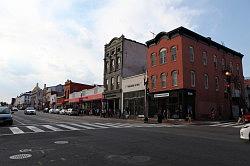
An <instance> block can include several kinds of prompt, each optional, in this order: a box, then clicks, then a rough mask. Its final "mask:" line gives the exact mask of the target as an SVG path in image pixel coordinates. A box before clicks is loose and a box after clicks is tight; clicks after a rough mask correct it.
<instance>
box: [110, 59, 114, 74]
mask: <svg viewBox="0 0 250 166" xmlns="http://www.w3.org/2000/svg"><path fill="white" fill-rule="evenodd" d="M114 70H115V60H114V59H112V60H111V71H114Z"/></svg>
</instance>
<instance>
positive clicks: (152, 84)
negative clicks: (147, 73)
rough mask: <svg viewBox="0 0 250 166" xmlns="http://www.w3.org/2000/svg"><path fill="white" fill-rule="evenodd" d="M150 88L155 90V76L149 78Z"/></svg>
mask: <svg viewBox="0 0 250 166" xmlns="http://www.w3.org/2000/svg"><path fill="white" fill-rule="evenodd" d="M151 87H152V89H155V88H156V76H155V75H152V76H151Z"/></svg>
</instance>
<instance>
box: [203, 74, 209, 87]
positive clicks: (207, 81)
mask: <svg viewBox="0 0 250 166" xmlns="http://www.w3.org/2000/svg"><path fill="white" fill-rule="evenodd" d="M208 87H209V78H208V74H204V88H205V89H208Z"/></svg>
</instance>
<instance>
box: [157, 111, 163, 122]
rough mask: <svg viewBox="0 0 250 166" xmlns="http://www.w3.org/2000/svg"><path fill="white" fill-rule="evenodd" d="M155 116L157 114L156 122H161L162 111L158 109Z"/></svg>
mask: <svg viewBox="0 0 250 166" xmlns="http://www.w3.org/2000/svg"><path fill="white" fill-rule="evenodd" d="M157 116H158V120H157V121H158V123H162V112H161V110H159V111H158V114H157Z"/></svg>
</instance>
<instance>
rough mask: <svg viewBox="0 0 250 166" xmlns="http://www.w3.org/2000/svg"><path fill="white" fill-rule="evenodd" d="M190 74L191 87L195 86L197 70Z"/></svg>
mask: <svg viewBox="0 0 250 166" xmlns="http://www.w3.org/2000/svg"><path fill="white" fill-rule="evenodd" d="M190 76H191V87H195V72H194V71H191V72H190Z"/></svg>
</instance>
